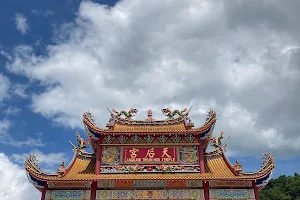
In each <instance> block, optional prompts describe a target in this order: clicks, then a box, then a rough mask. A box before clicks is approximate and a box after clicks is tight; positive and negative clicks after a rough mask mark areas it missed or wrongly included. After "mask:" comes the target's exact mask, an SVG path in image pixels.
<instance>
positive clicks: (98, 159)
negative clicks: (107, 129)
mask: <svg viewBox="0 0 300 200" xmlns="http://www.w3.org/2000/svg"><path fill="white" fill-rule="evenodd" d="M101 153H102V145H101V140H100V139H99V140H98V141H97V152H96V169H95V174H96V175H100V167H101Z"/></svg>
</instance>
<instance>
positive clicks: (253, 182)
mask: <svg viewBox="0 0 300 200" xmlns="http://www.w3.org/2000/svg"><path fill="white" fill-rule="evenodd" d="M252 186H253V189H254V194H255V199H256V200H259V191H258V188H257V187H256V185H255V181H252Z"/></svg>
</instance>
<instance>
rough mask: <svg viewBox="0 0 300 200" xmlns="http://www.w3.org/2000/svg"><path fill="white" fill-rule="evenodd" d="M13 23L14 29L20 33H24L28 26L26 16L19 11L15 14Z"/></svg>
mask: <svg viewBox="0 0 300 200" xmlns="http://www.w3.org/2000/svg"><path fill="white" fill-rule="evenodd" d="M15 24H16V29H17V30H18V31H20V32H21V33H22V34H25V33H26V32H27V30H28V28H29V26H28V22H27V18H26V17H25V16H24V15H23V14H20V13H16V14H15Z"/></svg>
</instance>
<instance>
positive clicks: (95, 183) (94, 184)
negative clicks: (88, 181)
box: [91, 181, 97, 200]
mask: <svg viewBox="0 0 300 200" xmlns="http://www.w3.org/2000/svg"><path fill="white" fill-rule="evenodd" d="M96 191H97V181H93V182H92V190H91V200H95V199H96Z"/></svg>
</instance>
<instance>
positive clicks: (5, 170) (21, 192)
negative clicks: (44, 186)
mask: <svg viewBox="0 0 300 200" xmlns="http://www.w3.org/2000/svg"><path fill="white" fill-rule="evenodd" d="M0 163H1V165H0V199H1V200H12V199H20V200H32V199H39V198H40V196H41V194H40V192H39V191H38V190H37V189H36V188H35V187H34V186H33V185H32V184H31V183H30V182H29V181H28V179H27V176H26V172H25V170H24V169H23V168H21V167H19V166H18V165H16V164H14V163H12V162H11V161H9V159H8V158H7V156H6V155H5V154H3V153H0Z"/></svg>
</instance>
